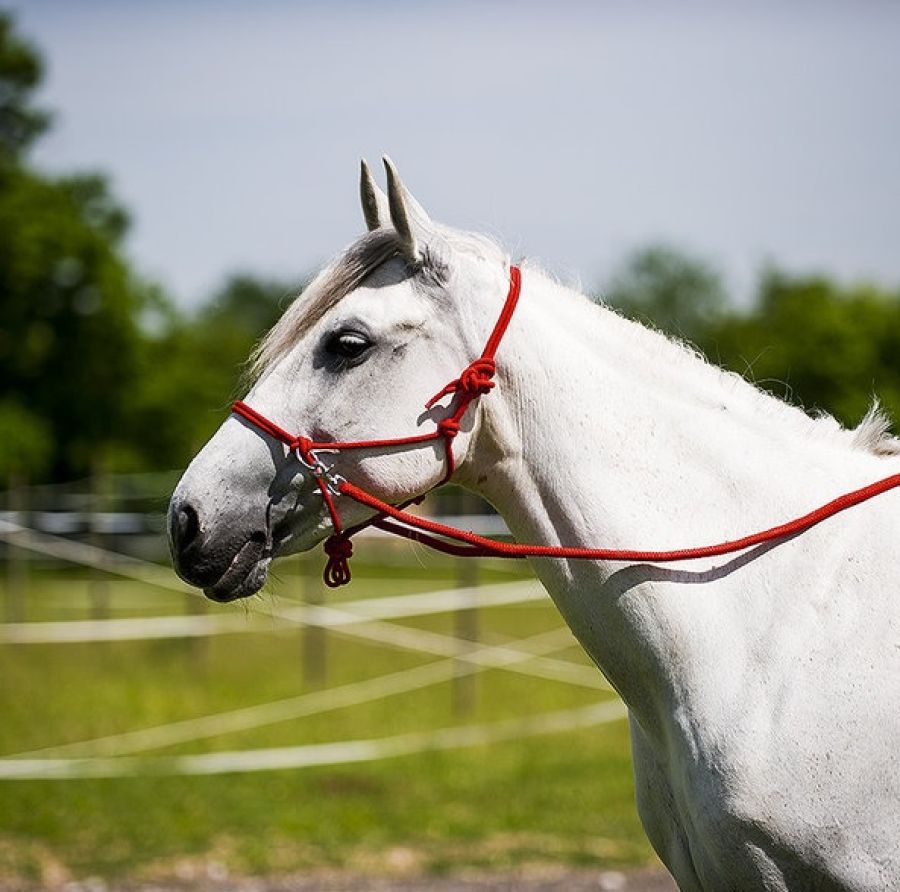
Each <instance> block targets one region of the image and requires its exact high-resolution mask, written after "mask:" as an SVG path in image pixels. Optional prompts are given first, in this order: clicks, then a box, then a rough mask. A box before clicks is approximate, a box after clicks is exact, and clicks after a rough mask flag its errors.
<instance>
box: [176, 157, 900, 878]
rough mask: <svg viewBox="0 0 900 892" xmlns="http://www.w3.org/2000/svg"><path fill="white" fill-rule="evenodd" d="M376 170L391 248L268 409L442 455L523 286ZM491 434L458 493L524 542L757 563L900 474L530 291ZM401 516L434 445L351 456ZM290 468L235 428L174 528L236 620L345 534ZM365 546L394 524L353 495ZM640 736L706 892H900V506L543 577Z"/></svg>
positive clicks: (477, 443) (289, 360)
mask: <svg viewBox="0 0 900 892" xmlns="http://www.w3.org/2000/svg"><path fill="white" fill-rule="evenodd" d="M386 164H387V166H388V175H389V176H388V182H389V189H388V193H389V194H388V196H385V195H384V194H383V193H382V192H381V191H380V190H379V189H378V187H377V186H375V185H374V182H373V180H372V179H371V176H370V174H369V173H368V170H367V169H366V168H365V165H364V166H363V179H362V184H363V188H362V193H363V205H364V211H365V216H366V220H367V223H368V227H369V230H370V232H369V233H368V234H367V235H364V236H362V237H361V238H360V239H359V240H358V241H356V242H355V243H354V244H353V245H351V246H350V248H348V249H347V250H346V251H345V252H344V253H343V254H341V255H340V256H339V257H338V258H337V259H336V260H335V261H334V262H333V263H332V264H331V265H330V266H329V267H327V268H326V269H325V270H323V271H322V272H321V273H320V275H319V276H318V277H317V278H316V279H315V281H314V282H313V283H312V284H311V285H310V286H309V287H308V288H307V290H306V291H304V293H303V294H302V296H301V297H300V298H299V299H297V300H296V301H295V302H294V304H293V305H292V306H291V307H290V308H289V309H288V310H287V312H286V313H285V314H284V317H283V318H282V319H281V320H280V321H279V323H278V324H277V325H276V326H275V328H274V329H273V330H272V332H271V333H270V334H269V335H268V336H267V338H266V339H265V340H264V342H263V343H262V345H261V347H260V349H259V351H258V353H257V356H256V372H257V377H256V379H255V383H254V384H253V386H252V389H251V390H250V392H249V394H248V395H247V397H246V402H247V403H248V404H250V405H251V406H252V407H253V408H255V409H256V410H258V411H259V412H261V413H263V414H264V415H266V416H268V417H269V418H270V419H272V420H274V421H275V422H276V423H277V424H278V425H280V426H281V427H283V428H285V429H287V430H288V431H299V432H303V433H304V434H305V435H306V436H308V437H311V438H313V439H315V440H323V441H327V440H363V439H372V438H381V437H399V436H407V435H411V434H416V433H418V432H421V431H422V430H426V429H429V430H430V429H433V422H434V419H435V418H436V417H439V413H440V407H439V408H438V410H433V411H432V412H423V408H422V404H423V401H424V400H425V398H426V397H428V396H430V395H431V394H432V393H434V392H435V391H438V390H439V389H440V387H441V386H442V385H443V384H445V383H446V382H447V381H448V380H450V379H452V378H454V377H455V376H456V375H457V374H458V373H459V370H460V369H462V368H464V367H465V366H466V365H467V364H468V363H469V362H470V361H471V360H472V359H473V358H474V357H476V356H477V355H478V353H479V351H480V349H481V347H482V344H483V342H484V339H485V337H486V335H487V333H488V332H489V331H490V329H491V326H492V325H493V324H494V321H495V319H496V317H497V314H498V312H499V309H500V307H501V305H502V303H503V299H504V296H505V295H506V292H507V288H508V283H509V270H510V264H509V258H508V257H507V255H506V254H505V253H504V252H503V251H501V250H500V249H499V248H498V247H497V246H496V245H494V244H493V243H492V242H490V241H488V240H486V239H484V238H482V237H479V236H475V235H470V234H464V233H461V232H458V231H454V230H452V229H449V228H446V227H443V226H438V225H436V224H434V223H432V222H431V221H430V220H429V218H428V216H427V215H426V214H425V212H424V211H423V210H422V208H421V207H420V206H419V205H418V204H417V203H416V202H415V201H414V200H413V199H412V197H411V196H410V195H409V193H408V192H407V191H406V190H405V188H404V187H403V185H402V184H401V183H400V181H399V179H398V178H397V176H396V172H395V171H394V170H393V168H392V167H391V165H390V163H389V162H388V161H386ZM496 383H497V387H496V388H495V389H494V390H493V391H492V392H491V394H490V396H489V397H484V398H482V399H480V400H478V401H476V402H475V403H473V404H472V406H471V407H470V408H469V409H468V411H467V413H466V415H465V416H464V418H463V423H462V430H461V431H460V433H459V435H458V436H457V437H456V440H455V443H454V450H455V453H456V456H457V461H458V468H457V470H456V473H455V477H454V480H455V481H456V482H458V483H460V484H462V485H463V486H466V487H469V488H470V489H472V490H474V491H476V492H478V493H480V494H481V495H482V496H484V497H485V498H487V499H488V500H489V501H490V502H492V503H493V504H494V505H495V506H496V507H497V509H498V510H499V511H500V512H501V514H502V515H503V517H504V518H505V519H506V521H507V523H508V524H509V527H510V528H511V530H512V531H513V533H514V535H515V536H516V538H517V539H518V540H520V541H527V542H539V543H545V544H551V545H556V544H564V545H576V546H585V547H592V546H601V545H602V546H612V547H640V548H644V547H646V548H653V549H666V548H677V547H682V546H689V545H701V544H706V543H709V542H717V541H720V540H723V539H730V538H737V537H740V536H742V535H743V534H745V533H748V532H751V531H753V530H756V529H763V528H766V527H770V526H772V525H774V524H775V523H778V522H781V521H784V520H786V519H788V518H791V517H794V516H797V515H800V514H802V513H805V512H806V511H809V510H810V509H812V508H814V507H816V506H818V505H819V504H822V503H824V502H826V501H828V500H830V499H832V498H834V497H835V496H837V495H839V494H841V493H843V492H845V491H848V490H852V489H855V488H857V487H860V486H862V485H864V484H867V483H870V482H872V481H873V480H876V479H878V478H880V477H884V476H886V475H888V474H889V473H896V472H897V471H900V458H898V452H900V450H898V441H896V440H894V439H891V438H890V437H888V436H887V435H886V429H887V425H886V423H885V422H884V420H883V419H882V418H881V416H880V415H878V413H877V412H875V411H873V412H870V414H869V415H868V416H867V417H866V419H865V420H864V421H863V423H862V425H861V426H860V427H859V428H858V429H856V430H854V431H848V430H844V429H842V428H841V427H840V426H839V425H838V424H837V423H836V422H834V421H833V420H832V419H830V418H817V419H811V418H809V417H808V416H807V415H805V414H804V413H803V412H801V411H800V410H798V409H795V408H792V407H790V406H788V405H786V404H784V403H782V402H780V401H778V400H776V399H774V398H773V397H771V396H768V395H766V394H763V393H761V392H760V391H759V390H757V389H756V388H754V387H753V386H752V385H751V384H749V383H747V382H746V381H744V380H743V379H741V378H740V377H738V376H736V375H733V374H727V373H725V372H723V371H721V370H720V369H718V368H715V367H714V366H711V365H709V364H707V363H706V362H705V361H704V360H703V359H701V358H700V357H698V356H697V355H696V354H695V353H694V352H692V351H691V350H689V349H687V348H686V347H685V346H683V345H682V344H679V343H676V342H673V341H671V340H669V339H667V338H666V337H664V336H663V335H661V334H659V333H657V332H653V331H650V330H648V329H646V328H643V327H641V326H640V325H638V324H636V323H633V322H630V321H628V320H626V319H623V318H621V317H620V316H618V315H616V314H615V313H614V312H611V311H610V310H608V309H605V308H603V307H600V306H597V305H596V304H594V303H592V302H591V301H589V300H587V299H586V298H585V297H583V296H581V295H579V294H577V293H574V292H573V291H570V290H568V289H566V288H564V287H562V286H560V285H559V284H558V283H556V282H555V281H553V280H552V279H551V278H549V277H548V276H547V275H546V274H544V273H542V272H541V271H540V270H539V269H537V268H535V267H533V266H530V265H528V264H526V265H525V266H524V267H523V271H522V292H521V298H520V301H519V307H518V309H517V310H516V314H515V316H514V317H513V319H512V322H511V324H510V326H509V329H508V332H507V334H506V336H505V338H504V340H503V342H502V344H501V346H500V349H499V352H498V355H497V377H496ZM333 462H334V465H335V470H336V471H338V472H340V474H342V475H343V476H344V477H346V478H347V479H348V480H350V481H353V482H354V483H356V484H358V485H360V486H361V487H363V488H365V489H368V490H369V491H371V492H373V493H374V494H375V495H377V496H378V497H379V498H381V499H383V500H385V501H387V502H391V503H399V502H402V501H405V500H407V499H409V498H411V497H413V496H415V495H417V494H420V493H423V492H425V491H426V490H428V489H429V488H430V487H431V486H433V485H435V484H436V483H437V482H439V481H440V480H441V478H442V476H443V473H444V451H443V448H442V446H441V444H440V443H439V442H434V441H432V442H430V443H425V444H422V445H420V446H418V447H415V448H409V447H408V448H402V449H401V448H384V449H368V450H356V451H350V452H342V453H340V454H339V455H337V456H334V457H333ZM313 484H314V481H313V480H312V479H311V477H310V475H309V473H308V472H307V471H306V469H305V468H304V467H303V466H302V465H301V464H300V463H299V462H298V461H297V460H296V458H295V457H294V456H293V455H291V454H289V453H288V451H287V450H286V448H285V446H284V445H283V444H282V443H281V442H280V441H278V440H277V439H274V438H272V437H270V436H266V435H265V434H263V433H261V432H260V431H259V430H258V429H256V428H255V427H254V426H252V425H251V424H248V423H247V422H246V421H245V419H243V418H239V417H237V416H235V415H232V416H230V417H229V418H228V419H227V420H226V421H225V422H224V424H223V425H222V426H221V428H220V429H219V430H218V431H217V432H216V434H215V435H214V436H213V437H212V439H211V440H210V442H209V443H208V444H207V445H206V446H205V447H204V448H203V450H202V451H201V452H200V453H199V455H198V456H197V457H196V458H195V459H194V461H193V462H192V463H191V465H190V467H189V468H188V470H187V471H186V472H185V474H184V477H183V478H182V480H181V482H180V484H179V485H178V488H177V490H176V492H175V494H174V495H173V498H172V505H171V508H170V530H171V539H172V550H173V555H174V560H175V565H176V568H177V569H178V572H179V573H180V574H181V575H182V576H183V578H185V579H186V580H187V581H189V582H191V583H193V584H196V585H199V586H203V587H204V588H205V590H206V592H207V594H208V595H209V596H210V597H212V598H214V599H216V600H222V601H225V600H231V599H233V598H238V597H244V596H247V595H250V594H252V593H254V592H256V591H257V590H258V589H259V588H260V587H261V586H262V584H263V582H264V581H265V578H266V572H267V568H268V565H269V562H270V561H271V559H272V557H273V556H274V555H276V554H282V553H287V552H291V551H297V550H301V549H308V548H310V547H311V546H313V545H315V544H316V543H317V542H320V541H321V540H322V539H323V538H325V537H326V536H327V535H328V534H329V532H330V521H329V518H328V513H327V512H326V511H325V509H324V507H323V504H322V498H321V496H320V494H319V492H318V490H317V489H316V487H315V486H314V485H313ZM336 501H337V509H338V510H339V511H340V513H341V517H342V520H343V521H344V522H345V524H352V523H355V522H358V521H361V520H364V519H366V517H367V516H368V515H369V514H370V513H371V512H369V511H367V510H366V509H364V508H362V507H361V506H360V505H358V504H356V503H355V502H352V501H350V500H349V499H346V498H344V497H341V496H338V497H337V500H336ZM533 566H534V569H535V572H536V573H537V574H538V576H539V577H540V579H541V580H542V582H543V584H544V585H545V586H546V588H547V590H548V591H549V592H550V594H551V596H552V598H553V600H554V601H555V602H556V604H557V606H558V608H559V610H560V612H561V613H562V615H563V616H564V617H565V620H566V622H567V623H568V624H569V626H571V628H572V630H573V631H574V633H575V635H576V636H577V637H578V640H579V641H580V642H581V644H582V645H583V647H584V648H585V650H586V651H587V652H588V653H589V654H590V656H591V657H592V658H593V659H594V661H595V662H596V663H597V665H598V666H599V668H600V669H601V671H602V672H603V673H604V675H606V677H607V678H608V679H609V680H610V682H611V683H612V684H613V685H614V686H615V688H616V690H618V691H619V693H620V694H621V696H622V698H623V700H624V701H625V703H626V704H627V706H628V709H629V713H630V723H631V734H632V744H633V754H634V770H635V780H636V788H637V804H638V809H639V812H640V815H641V818H642V820H643V823H644V827H645V829H646V832H647V834H648V836H649V838H650V840H651V842H652V844H653V846H654V848H655V849H656V851H657V852H658V853H659V855H660V857H661V858H662V860H663V861H664V862H665V864H666V865H667V867H668V868H669V870H670V871H671V872H672V873H673V874H674V876H675V878H676V880H677V882H678V883H679V885H680V886H681V888H682V889H686V890H687V889H703V890H716V892H721V890H727V889H740V890H750V889H769V890H784V889H791V890H797V889H810V890H813V889H815V890H823V889H855V890H858V889H873V890H874V889H900V772H898V767H900V758H898V751H900V587H898V571H900V492H888V493H886V494H884V495H881V496H879V498H878V499H875V500H873V501H869V502H866V503H865V504H864V505H861V506H858V507H856V508H854V509H853V510H852V511H848V512H844V513H842V514H840V515H838V516H836V517H834V518H832V519H830V520H828V521H826V522H825V523H823V524H821V525H819V526H816V527H814V528H813V529H811V530H809V531H808V532H806V533H803V534H802V535H798V536H794V537H792V538H790V539H787V540H784V541H780V542H778V543H776V544H768V545H765V546H759V547H757V548H755V549H753V550H751V551H749V552H745V553H743V554H741V555H740V556H738V557H730V558H718V559H713V560H709V559H707V560H703V561H694V562H691V563H690V564H688V565H680V566H679V568H678V569H672V568H670V567H666V566H662V565H647V564H640V565H623V564H621V563H607V562H601V561H576V560H563V559H539V560H534V561H533Z"/></svg>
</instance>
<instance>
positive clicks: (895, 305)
mask: <svg viewBox="0 0 900 892" xmlns="http://www.w3.org/2000/svg"><path fill="white" fill-rule="evenodd" d="M700 344H701V346H702V347H703V348H704V349H705V350H706V352H707V354H708V355H709V356H710V357H711V358H713V359H715V360H717V361H719V362H721V363H722V364H723V365H725V366H727V367H728V368H731V369H733V370H734V371H737V372H739V373H741V374H743V375H745V376H747V377H749V378H750V379H751V380H753V381H755V382H757V383H758V384H759V385H760V386H762V387H765V388H767V389H768V390H770V391H771V392H773V393H775V394H776V395H778V396H781V397H784V398H787V399H788V400H791V401H793V402H795V403H797V404H799V405H802V406H805V407H806V408H807V409H810V410H825V411H828V412H830V413H832V414H833V415H835V416H836V417H837V418H838V419H839V420H840V421H842V422H843V423H844V424H848V425H852V424H856V423H857V422H858V421H859V419H860V418H861V417H862V415H863V414H864V413H865V411H866V409H867V408H868V407H869V405H870V403H871V401H872V397H873V395H877V396H878V397H879V398H880V399H881V401H882V403H883V404H884V406H885V408H886V409H887V410H888V411H889V413H890V414H891V415H892V417H894V418H896V419H900V293H898V292H894V293H892V292H889V291H885V290H883V289H878V288H875V287H873V286H869V285H855V286H850V287H840V286H839V285H837V284H835V283H834V282H832V281H830V280H828V279H826V278H824V277H822V276H808V277H791V276H788V275H786V274H785V273H782V272H779V271H777V270H770V271H768V272H767V273H766V274H765V275H764V276H763V278H762V280H761V283H760V288H759V297H758V300H757V303H756V306H755V308H754V309H753V310H752V311H751V312H750V313H747V314H743V315H737V314H732V315H731V316H729V317H727V318H724V319H722V320H720V321H719V322H718V323H717V324H714V325H712V326H710V328H709V329H708V330H707V332H705V333H704V334H703V336H702V337H701V338H700Z"/></svg>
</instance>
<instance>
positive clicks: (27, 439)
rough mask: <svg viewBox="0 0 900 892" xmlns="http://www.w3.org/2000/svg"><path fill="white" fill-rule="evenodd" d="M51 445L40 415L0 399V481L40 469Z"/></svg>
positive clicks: (20, 477) (21, 477)
mask: <svg viewBox="0 0 900 892" xmlns="http://www.w3.org/2000/svg"><path fill="white" fill-rule="evenodd" d="M51 446H52V441H51V439H50V431H49V430H48V429H47V426H46V425H45V424H44V423H43V421H42V420H41V419H40V418H38V417H37V416H36V415H35V414H34V413H33V412H29V411H28V410H27V409H25V408H24V407H23V406H20V405H19V404H18V403H15V402H13V401H12V400H4V401H3V402H0V485H3V484H5V483H7V482H9V483H10V484H12V483H13V482H14V481H17V480H25V479H31V478H34V477H36V476H40V475H41V474H42V473H44V471H45V470H46V468H47V466H48V464H49V462H50V452H51Z"/></svg>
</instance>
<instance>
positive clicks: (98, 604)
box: [88, 458, 109, 619]
mask: <svg viewBox="0 0 900 892" xmlns="http://www.w3.org/2000/svg"><path fill="white" fill-rule="evenodd" d="M90 487H91V492H90V498H89V501H88V504H89V505H90V517H91V523H90V530H89V533H90V536H89V539H90V543H91V545H93V546H94V547H95V548H97V549H101V551H100V552H99V553H100V554H101V555H102V549H103V547H104V545H106V542H104V539H103V531H102V528H101V524H100V519H99V515H100V512H101V511H105V510H106V509H107V505H108V501H109V499H108V490H109V480H108V477H107V475H106V470H105V468H104V467H103V462H102V461H101V460H100V459H98V458H95V459H94V462H93V464H92V465H91V481H90ZM101 560H102V558H101ZM88 591H89V597H90V602H91V617H92V618H93V619H106V618H107V617H108V616H109V582H108V580H107V578H106V573H105V572H104V571H103V569H102V568H98V569H94V570H92V571H91V576H90V583H89V584H88Z"/></svg>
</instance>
